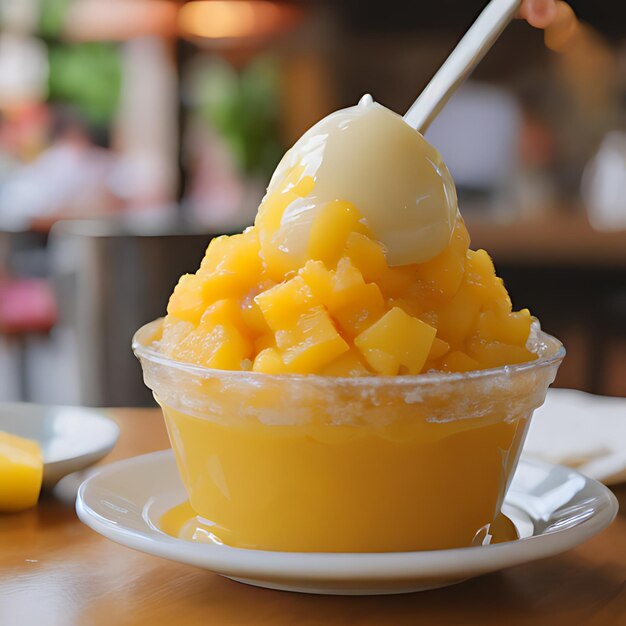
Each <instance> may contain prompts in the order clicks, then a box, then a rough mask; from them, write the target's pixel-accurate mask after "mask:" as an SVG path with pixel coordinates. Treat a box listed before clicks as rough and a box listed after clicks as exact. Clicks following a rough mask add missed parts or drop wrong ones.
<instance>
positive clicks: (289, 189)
mask: <svg viewBox="0 0 626 626" xmlns="http://www.w3.org/2000/svg"><path fill="white" fill-rule="evenodd" d="M302 173H303V168H302V166H297V167H295V168H293V169H292V171H291V172H290V173H289V175H288V176H287V177H286V178H285V181H284V183H283V185H282V186H280V187H278V188H277V189H275V190H273V191H272V193H268V194H267V195H266V196H265V198H263V201H262V202H261V206H260V207H259V212H258V214H257V217H256V220H255V226H256V228H257V229H258V231H259V235H260V236H259V241H260V249H261V257H262V259H263V261H264V264H265V272H266V274H267V275H268V276H269V277H270V278H271V279H272V280H274V281H276V282H281V281H282V280H284V279H285V277H286V276H287V275H288V274H289V273H291V272H294V271H296V270H297V269H298V266H299V263H298V259H294V258H293V257H292V256H291V255H290V254H289V253H288V252H287V251H285V250H283V249H282V248H281V246H280V243H278V242H277V241H276V240H275V235H276V232H277V231H278V229H279V228H280V225H281V220H282V217H283V214H284V212H285V209H286V208H287V207H288V206H289V205H290V204H291V203H292V202H294V201H296V200H297V199H298V198H301V197H304V196H306V195H307V194H309V193H310V192H311V191H312V189H313V187H314V185H315V182H314V180H313V178H312V177H311V176H302Z"/></svg>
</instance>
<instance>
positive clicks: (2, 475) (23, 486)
mask: <svg viewBox="0 0 626 626" xmlns="http://www.w3.org/2000/svg"><path fill="white" fill-rule="evenodd" d="M42 479H43V456H42V454H41V449H40V448H39V445H38V444H37V442H36V441H32V440H31V439H24V438H23V437H18V436H17V435H11V434H9V433H6V432H1V431H0V511H5V512H16V511H22V510H24V509H28V508H30V507H31V506H34V505H35V504H37V500H38V499H39V492H40V491H41V481H42Z"/></svg>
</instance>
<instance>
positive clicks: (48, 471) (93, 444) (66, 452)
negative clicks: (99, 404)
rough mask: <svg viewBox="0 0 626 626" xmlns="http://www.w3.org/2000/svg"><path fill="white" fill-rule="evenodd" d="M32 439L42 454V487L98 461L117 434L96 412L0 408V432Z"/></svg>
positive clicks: (110, 422)
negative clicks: (37, 444)
mask: <svg viewBox="0 0 626 626" xmlns="http://www.w3.org/2000/svg"><path fill="white" fill-rule="evenodd" d="M2 430H3V431H6V432H8V433H12V434H14V435H19V436H20V437H27V438H28V439H34V440H35V441H37V442H38V443H39V445H40V446H41V451H42V454H43V460H44V467H43V486H44V487H45V488H50V487H52V486H53V485H54V484H55V483H57V482H58V481H59V480H60V479H61V478H63V476H65V475H67V474H70V473H71V472H76V471H78V470H80V469H83V468H85V467H88V466H89V465H92V464H93V463H95V462H96V461H99V460H100V459H101V458H102V457H104V456H105V455H106V454H107V453H108V452H110V451H111V449H112V448H113V446H114V445H115V442H116V441H117V438H118V436H119V433H120V429H119V427H118V426H117V424H116V423H115V422H114V421H113V420H112V419H110V418H108V417H106V416H105V415H104V414H103V413H102V412H101V411H98V410H96V409H85V408H82V407H64V406H44V405H40V404H27V403H17V402H16V403H9V404H5V403H2V404H0V431H2Z"/></svg>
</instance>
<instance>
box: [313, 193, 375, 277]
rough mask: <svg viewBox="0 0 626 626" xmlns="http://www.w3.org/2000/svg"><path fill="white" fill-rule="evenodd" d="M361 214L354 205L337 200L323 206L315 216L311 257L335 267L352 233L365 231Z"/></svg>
mask: <svg viewBox="0 0 626 626" xmlns="http://www.w3.org/2000/svg"><path fill="white" fill-rule="evenodd" d="M360 220H361V215H360V214H359V212H358V211H357V210H356V208H355V207H354V205H352V204H350V203H349V202H345V201H344V200H335V201H333V202H329V203H328V204H326V205H325V206H323V207H322V208H321V209H320V210H319V211H318V213H317V215H316V216H315V219H314V220H313V225H312V226H311V235H310V238H309V246H308V250H307V253H308V257H309V259H314V260H319V261H323V262H324V263H325V264H326V265H327V266H328V267H334V266H335V265H336V263H337V261H338V260H339V257H340V256H341V253H342V252H343V249H344V248H345V246H346V242H347V240H348V237H349V236H350V234H351V233H355V232H365V231H366V230H367V229H366V228H365V226H364V225H363V224H362V223H361V221H360Z"/></svg>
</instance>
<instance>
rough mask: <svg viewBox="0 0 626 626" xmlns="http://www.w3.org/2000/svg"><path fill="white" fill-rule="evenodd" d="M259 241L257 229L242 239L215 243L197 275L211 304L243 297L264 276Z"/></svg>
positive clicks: (223, 239)
mask: <svg viewBox="0 0 626 626" xmlns="http://www.w3.org/2000/svg"><path fill="white" fill-rule="evenodd" d="M259 251H260V248H259V237H258V234H257V231H256V230H255V229H254V228H249V229H248V230H246V231H245V232H244V233H242V234H240V235H232V236H230V237H227V236H226V235H223V236H221V237H217V238H216V239H213V240H212V241H211V243H210V244H209V247H208V248H207V251H206V255H205V257H204V259H203V260H202V263H201V264H200V269H199V270H198V272H197V275H198V277H200V278H201V279H202V281H203V282H204V287H203V291H204V297H205V300H206V302H207V304H210V303H211V302H214V301H215V300H218V299H220V298H227V297H231V296H241V295H243V294H244V293H245V292H246V291H248V290H249V289H250V288H251V287H252V285H254V284H255V283H256V281H257V280H258V276H259V274H260V272H261V257H260V255H259Z"/></svg>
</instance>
